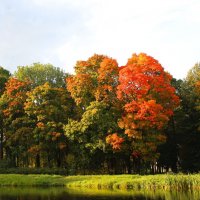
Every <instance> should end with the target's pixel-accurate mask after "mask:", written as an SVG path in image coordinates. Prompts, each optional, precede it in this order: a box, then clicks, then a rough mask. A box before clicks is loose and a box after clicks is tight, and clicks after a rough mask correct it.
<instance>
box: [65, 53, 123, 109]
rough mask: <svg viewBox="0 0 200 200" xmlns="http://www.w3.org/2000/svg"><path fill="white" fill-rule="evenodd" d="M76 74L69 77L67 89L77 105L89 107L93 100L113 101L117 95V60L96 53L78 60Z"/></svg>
mask: <svg viewBox="0 0 200 200" xmlns="http://www.w3.org/2000/svg"><path fill="white" fill-rule="evenodd" d="M75 73H76V74H75V75H74V76H71V77H69V78H67V89H68V91H69V92H70V93H71V96H72V98H73V99H74V100H75V102H76V104H77V105H82V106H84V107H87V106H89V105H90V102H92V101H104V102H107V103H109V102H112V101H114V99H117V97H116V88H117V84H118V73H119V67H118V64H117V62H116V60H114V59H112V58H109V57H107V56H104V55H98V54H94V55H93V56H92V57H90V58H88V60H87V61H78V62H77V63H76V66H75Z"/></svg>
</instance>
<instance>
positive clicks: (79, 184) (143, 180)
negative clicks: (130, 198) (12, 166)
mask: <svg viewBox="0 0 200 200" xmlns="http://www.w3.org/2000/svg"><path fill="white" fill-rule="evenodd" d="M0 186H64V187H68V188H73V189H76V188H78V189H80V188H82V189H83V188H88V189H90V188H93V189H112V190H127V189H131V190H144V189H148V190H153V189H162V190H163V189H164V190H171V189H178V190H193V189H194V190H195V189H200V174H195V175H182V174H179V175H148V176H140V175H94V176H59V175H19V174H0Z"/></svg>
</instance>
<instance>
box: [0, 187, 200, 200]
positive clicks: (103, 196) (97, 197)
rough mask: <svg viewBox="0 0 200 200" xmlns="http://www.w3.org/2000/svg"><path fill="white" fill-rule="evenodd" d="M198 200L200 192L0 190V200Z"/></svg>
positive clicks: (56, 189)
mask: <svg viewBox="0 0 200 200" xmlns="http://www.w3.org/2000/svg"><path fill="white" fill-rule="evenodd" d="M114 199H115V200H198V199H200V192H199V191H195V192H181V191H170V192H169V191H161V190H159V191H119V190H117V191H115V190H95V189H94V190H93V189H78V190H72V189H70V190H69V189H67V188H60V187H59V188H58V187H57V188H19V187H16V188H8V187H4V188H0V200H114Z"/></svg>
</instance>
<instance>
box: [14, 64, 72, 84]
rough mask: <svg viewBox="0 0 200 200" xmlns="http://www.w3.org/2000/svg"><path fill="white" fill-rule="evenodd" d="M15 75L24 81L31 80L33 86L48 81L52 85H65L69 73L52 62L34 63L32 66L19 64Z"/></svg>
mask: <svg viewBox="0 0 200 200" xmlns="http://www.w3.org/2000/svg"><path fill="white" fill-rule="evenodd" d="M14 76H15V77H17V78H18V79H19V80H22V81H26V80H28V81H30V82H31V86H32V88H34V87H37V86H39V85H43V84H44V83H46V82H48V83H49V84H50V85H51V86H52V87H65V79H66V77H67V76H68V74H66V73H65V72H64V71H63V70H61V69H60V68H58V67H54V66H53V65H51V64H41V63H34V64H32V65H30V66H19V67H18V70H17V71H16V72H15V73H14Z"/></svg>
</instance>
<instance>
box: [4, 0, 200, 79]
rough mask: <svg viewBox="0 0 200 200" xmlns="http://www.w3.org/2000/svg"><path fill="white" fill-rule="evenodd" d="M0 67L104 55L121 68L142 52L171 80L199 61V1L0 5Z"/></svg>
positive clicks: (40, 0) (7, 0) (67, 64)
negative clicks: (111, 58)
mask: <svg viewBox="0 0 200 200" xmlns="http://www.w3.org/2000/svg"><path fill="white" fill-rule="evenodd" d="M0 30H1V31H0V65H1V66H3V67H5V68H6V69H8V70H10V71H11V72H14V71H15V70H16V69H17V66H19V65H30V64H32V63H34V62H41V63H51V64H53V65H54V66H56V67H61V68H62V69H64V70H65V71H66V72H70V73H72V72H73V67H74V65H75V63H76V61H77V60H81V59H83V60H86V59H87V58H88V57H90V56H92V55H93V54H94V53H99V54H106V55H108V56H110V57H113V58H115V59H117V61H118V63H119V65H125V64H126V62H127V59H128V58H130V57H131V55H132V53H140V52H145V53H147V54H148V55H151V56H153V57H154V58H155V59H157V60H158V61H159V62H160V63H161V64H162V66H163V67H164V68H165V70H166V71H169V72H170V73H171V74H172V75H173V76H174V77H175V78H184V77H185V76H186V74H187V71H188V70H189V69H190V68H191V67H192V66H193V65H194V64H195V63H196V62H199V61H200V0H0Z"/></svg>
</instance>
